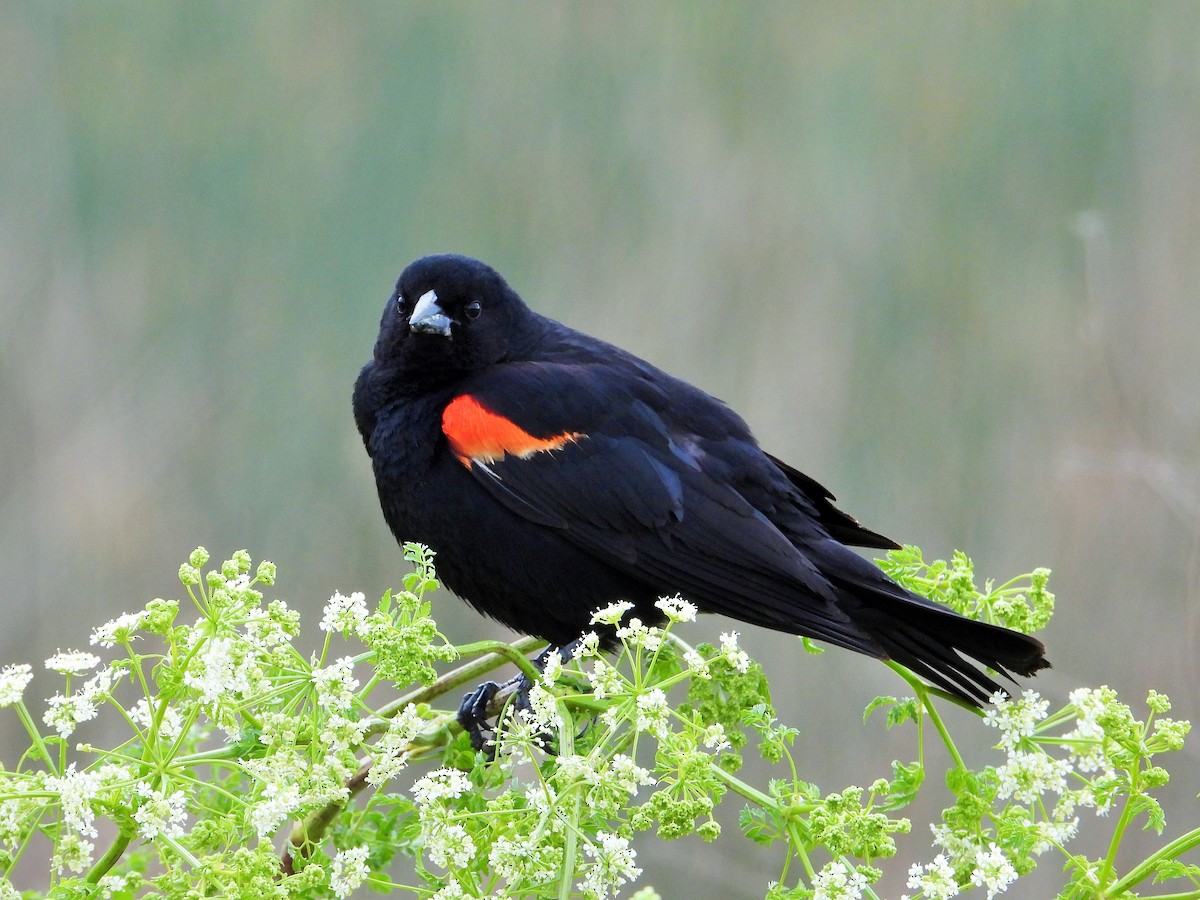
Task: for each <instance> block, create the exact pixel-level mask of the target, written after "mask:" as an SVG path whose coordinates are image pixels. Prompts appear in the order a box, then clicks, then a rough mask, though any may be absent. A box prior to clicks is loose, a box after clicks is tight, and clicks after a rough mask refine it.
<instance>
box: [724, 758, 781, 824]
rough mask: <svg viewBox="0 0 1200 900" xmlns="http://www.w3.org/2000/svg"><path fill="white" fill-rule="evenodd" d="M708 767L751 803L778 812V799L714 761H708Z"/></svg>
mask: <svg viewBox="0 0 1200 900" xmlns="http://www.w3.org/2000/svg"><path fill="white" fill-rule="evenodd" d="M708 767H709V769H710V770H711V771H712V772H713V774H715V775H716V776H717V777H718V778H720V779H721V780H722V781H724V782H725V783H726V784H727V785H729V786H730V787H731V788H733V790H734V791H735V792H736V793H738V794H741V795H742V796H743V797H745V798H746V799H747V800H749V801H750V802H751V803H757V804H758V805H759V806H765V807H767V808H768V809H773V810H775V811H776V812H779V801H778V800H776V799H775V798H774V797H771V796H769V795H768V794H764V793H763V792H762V791H760V790H758V789H757V788H753V787H751V786H750V785H748V784H746V782H744V781H742V780H741V779H740V778H735V777H733V776H732V775H730V774H729V773H728V772H726V771H725V770H724V769H722V768H721V767H720V766H718V765H717V764H716V763H715V762H710V763H709V764H708Z"/></svg>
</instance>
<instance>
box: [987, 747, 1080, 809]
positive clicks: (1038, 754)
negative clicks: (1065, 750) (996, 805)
mask: <svg viewBox="0 0 1200 900" xmlns="http://www.w3.org/2000/svg"><path fill="white" fill-rule="evenodd" d="M1070 774H1071V764H1070V763H1069V762H1067V761H1066V760H1065V759H1054V758H1053V757H1052V756H1050V755H1049V754H1047V753H1043V752H1042V751H1041V750H1033V751H1031V752H1026V751H1024V750H1012V751H1010V752H1009V754H1008V761H1007V762H1006V763H1005V764H1004V765H1002V766H1001V767H1000V768H999V769H997V770H996V775H997V776H998V777H999V779H1000V786H999V790H998V794H999V796H1000V799H1002V800H1005V799H1007V798H1009V797H1013V798H1014V799H1016V800H1017V801H1018V802H1020V803H1034V802H1036V801H1037V799H1038V798H1039V797H1041V795H1042V794H1044V793H1046V791H1053V792H1054V793H1056V794H1061V793H1062V792H1063V791H1065V790H1066V789H1067V776H1068V775H1070Z"/></svg>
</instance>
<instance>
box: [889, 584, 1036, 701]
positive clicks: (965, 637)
mask: <svg viewBox="0 0 1200 900" xmlns="http://www.w3.org/2000/svg"><path fill="white" fill-rule="evenodd" d="M889 599H890V598H889ZM868 628H869V630H870V631H871V632H872V637H874V638H875V640H876V641H877V642H878V643H879V645H880V646H881V647H882V648H883V650H884V652H885V653H886V654H887V655H888V658H890V659H892V660H894V661H896V662H898V663H900V664H901V665H902V666H904V667H906V668H908V669H910V670H912V671H913V672H915V673H916V674H917V675H920V676H921V677H922V678H925V679H927V680H928V681H930V682H931V683H932V684H935V685H937V686H938V687H940V688H943V689H944V690H947V691H949V692H950V693H952V694H954V695H955V696H956V697H960V698H962V699H963V700H965V701H967V702H968V703H971V704H973V705H975V706H983V705H984V704H985V703H986V702H987V700H988V698H989V697H991V696H992V695H993V694H995V693H996V692H997V691H1003V692H1004V693H1007V691H1006V690H1005V689H1004V688H1003V687H1002V686H1001V685H1000V684H999V683H998V682H997V681H996V680H995V679H994V678H992V677H991V676H989V675H988V674H987V673H986V672H984V671H982V670H981V669H978V668H976V667H975V666H974V665H972V664H971V663H969V662H968V661H967V660H966V659H964V658H963V657H964V656H966V657H969V658H970V659H973V660H975V661H976V662H978V663H981V664H983V665H984V666H987V667H988V668H990V669H993V670H994V671H996V672H998V673H1000V675H1002V676H1004V677H1005V678H1007V679H1008V680H1009V681H1011V680H1012V677H1013V675H1033V674H1034V673H1036V672H1037V671H1038V670H1039V669H1048V668H1050V663H1049V661H1048V660H1047V659H1046V656H1045V654H1046V648H1045V647H1044V646H1043V645H1042V642H1041V641H1039V640H1037V639H1036V638H1032V637H1030V636H1029V635H1027V634H1021V633H1020V632H1018V631H1011V630H1009V629H1007V628H1001V627H1000V626H998V625H989V624H988V623H987V622H977V621H975V620H973V619H968V618H966V617H964V616H960V615H958V614H957V613H955V612H953V611H951V610H949V609H946V608H945V607H939V606H927V605H926V603H925V602H923V601H922V600H921V598H918V597H915V596H912V597H910V598H909V602H908V603H904V604H903V605H897V604H896V603H895V602H894V601H893V603H891V604H889V609H888V610H887V613H886V621H884V622H882V623H880V625H877V626H874V627H871V626H868Z"/></svg>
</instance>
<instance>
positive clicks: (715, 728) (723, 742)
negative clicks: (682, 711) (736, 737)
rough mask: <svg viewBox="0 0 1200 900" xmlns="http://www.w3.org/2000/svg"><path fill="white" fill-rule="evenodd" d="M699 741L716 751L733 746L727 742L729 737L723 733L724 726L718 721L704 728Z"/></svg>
mask: <svg viewBox="0 0 1200 900" xmlns="http://www.w3.org/2000/svg"><path fill="white" fill-rule="evenodd" d="M701 741H702V743H703V744H704V746H705V747H707V748H708V749H710V750H716V751H717V752H720V751H722V750H729V749H730V748H731V747H732V746H733V745H732V744H730V743H729V738H728V737H727V736H726V734H725V726H724V725H722V724H721V723H720V722H714V723H713V724H712V725H709V726H708V727H707V728H706V729H704V735H703V737H702V738H701Z"/></svg>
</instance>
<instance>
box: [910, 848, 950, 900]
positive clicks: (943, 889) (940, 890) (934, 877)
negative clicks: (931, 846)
mask: <svg viewBox="0 0 1200 900" xmlns="http://www.w3.org/2000/svg"><path fill="white" fill-rule="evenodd" d="M908 886H909V888H911V889H912V890H914V891H921V892H922V893H923V894H924V895H925V897H926V898H927V900H950V898H951V897H957V896H958V882H956V881H955V880H954V869H953V868H951V866H950V862H949V860H947V859H946V857H945V855H944V854H941V853H939V854H938V855H937V856H935V857H934V858H933V862H931V863H926V864H925V865H924V866H922V865H920V864H914V865H913V866H912V868H910V869H909V870H908Z"/></svg>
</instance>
